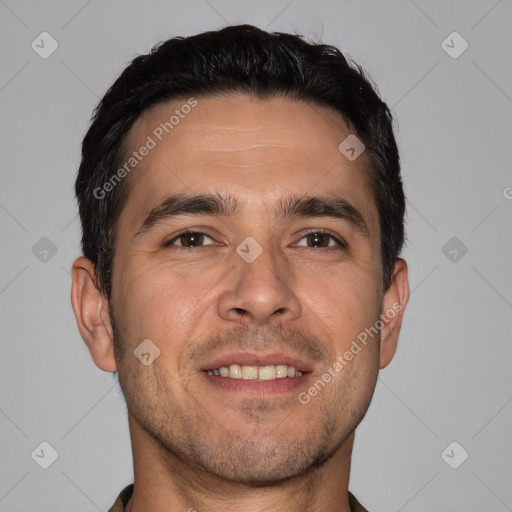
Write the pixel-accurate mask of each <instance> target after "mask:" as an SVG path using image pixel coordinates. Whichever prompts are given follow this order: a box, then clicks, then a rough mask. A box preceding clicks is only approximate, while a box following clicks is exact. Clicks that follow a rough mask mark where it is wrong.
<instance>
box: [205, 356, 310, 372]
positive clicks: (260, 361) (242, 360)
mask: <svg viewBox="0 0 512 512" xmlns="http://www.w3.org/2000/svg"><path fill="white" fill-rule="evenodd" d="M232 364H239V365H244V366H270V365H278V364H286V365H287V366H293V367H294V368H295V369H296V370H300V371H302V372H311V371H312V369H313V365H312V364H311V363H309V362H307V361H305V360H304V359H302V358H300V357H298V356H293V355H291V354H289V353H288V354H285V353H284V352H271V353H266V354H264V353H262V352H248V351H243V352H229V353H226V354H222V355H220V356H218V357H215V358H212V359H210V360H209V361H208V362H207V363H205V364H204V365H201V370H213V369H215V368H220V367H221V366H230V365H232Z"/></svg>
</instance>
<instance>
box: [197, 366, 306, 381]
mask: <svg viewBox="0 0 512 512" xmlns="http://www.w3.org/2000/svg"><path fill="white" fill-rule="evenodd" d="M207 373H208V375H218V376H220V377H230V378H231V379H243V380H274V379H284V378H286V377H302V376H303V375H304V372H301V371H300V370H296V369H295V368H294V367H293V366H288V365H286V364H277V365H273V364H271V365H267V366H245V365H239V364H232V365H229V366H221V367H219V368H213V369H212V370H207Z"/></svg>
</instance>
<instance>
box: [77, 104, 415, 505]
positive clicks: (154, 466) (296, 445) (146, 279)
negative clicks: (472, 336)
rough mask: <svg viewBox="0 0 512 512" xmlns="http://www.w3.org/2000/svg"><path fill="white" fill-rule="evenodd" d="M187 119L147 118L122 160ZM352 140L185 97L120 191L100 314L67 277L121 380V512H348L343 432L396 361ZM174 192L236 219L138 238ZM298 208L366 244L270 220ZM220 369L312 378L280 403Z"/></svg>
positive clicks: (167, 110)
mask: <svg viewBox="0 0 512 512" xmlns="http://www.w3.org/2000/svg"><path fill="white" fill-rule="evenodd" d="M185 102H186V99H185V100H183V101H180V100H173V101H171V102H168V103H165V104H160V105H156V106H153V107H152V108H151V109H150V110H148V111H147V112H145V113H144V114H143V115H142V116H141V117H140V118H139V119H138V120H137V122H136V124H135V125H134V127H133V128H132V130H131V132H130V133H129V137H128V141H127V142H128V144H127V147H128V148H131V149H133V150H134V149H136V148H139V147H140V146H142V145H143V144H144V143H145V141H146V140H147V137H148V135H151V133H152V132H153V130H154V129H155V127H157V126H158V125H159V124H160V123H162V122H165V121H166V120H168V119H169V117H170V115H172V113H173V112H174V110H175V109H179V108H180V107H181V105H183V104H184V103H185ZM350 133H353V130H352V129H351V128H350V126H348V125H347V123H346V122H345V121H344V120H343V118H342V117H341V116H340V115H339V114H338V113H336V112H333V111H331V110H329V109H326V108H323V107H318V106H312V105H309V104H306V103H303V102H296V101H292V100H290V99H284V98H273V99H269V100H255V99H251V98H248V97H245V96H239V95H233V96H229V97H222V98H220V97H219V98H197V106H195V108H194V109H193V110H192V111H191V112H190V113H189V114H187V115H186V116H184V118H183V119H180V122H179V124H177V125H176V126H175V127H174V128H173V130H172V131H171V132H170V133H169V134H165V135H164V137H163V139H162V141H161V142H158V144H157V145H156V147H155V148H154V149H152V150H151V151H150V152H149V154H148V155H147V156H146V157H145V158H144V159H143V160H142V161H141V162H140V163H139V164H138V165H137V168H136V170H134V171H133V174H131V175H130V176H129V178H126V179H129V180H130V193H129V195H128V199H127V202H126V204H125V206H124V208H123V211H122V213H121V216H120V219H119V222H118V229H117V235H116V248H115V255H114V266H113V280H112V297H111V300H110V304H108V303H107V300H106V298H105V296H104V294H103V293H102V292H101V290H99V289H98V288H97V287H96V280H95V273H94V267H93V266H92V264H91V262H90V261H88V260H86V259H85V258H83V257H82V258H78V259H77V260H76V261H75V263H74V266H73V291H72V304H73V308H74V311H75V315H76V318H77V323H78V327H79V330H80V333H81V335H82V337H83V339H84V341H85V342H86V344H87V346H88V348H89V350H90V352H91V356H92V358H93V360H94V362H95V363H96V365H97V366H98V367H99V368H101V369H103V370H105V371H110V372H112V371H116V370H117V371H118V372H119V373H118V374H119V382H120V385H121V387H122V390H123V393H124V395H125V398H126V402H127V406H128V417H129V426H130V434H131V439H132V448H133V456H134V470H135V489H134V494H133V497H132V499H131V500H130V503H129V505H128V510H130V511H131V512H140V511H143V510H145V511H157V510H158V511H163V510H173V511H180V510H183V511H187V510H189V509H191V508H192V509H196V510H197V511H199V512H202V511H209V512H210V511H213V512H215V511H225V510H237V511H251V512H257V511H264V510H279V511H288V510H290V511H291V510H294V511H298V510H304V511H306V510H307V511H320V510H332V511H346V510H349V505H348V479H349V471H350V457H351V452H352V445H353V439H354V429H355V427H356V426H357V424H358V423H359V422H360V420H361V419H362V418H363V416H364V414H365V413H366V410H367V408H368V405H369V403H370V400H371V397H372V394H373V390H374V386H375V383H376V379H377V375H378V371H379V369H380V368H384V367H385V366H386V365H387V364H388V363H389V362H390V361H391V359H392V357H393V355H394V352H395V349H396V344H397V340H398V334H399V330H400V325H401V319H402V313H403V309H404V308H405V306H406V303H407V299H408V294H409V289H408V282H407V266H406V264H405V262H404V261H403V260H401V259H399V260H397V262H396V264H395V268H394V272H393V277H392V283H391V286H390V288H389V289H388V290H386V291H385V292H384V290H383V287H382V269H381V264H380V230H379V222H378V213H377V210H376V207H375V203H374V198H373V194H372V190H371V187H370V183H369V181H368V178H367V174H366V170H365V169H366V166H367V165H368V161H367V159H366V155H365V154H364V153H363V155H361V156H360V157H359V158H357V159H356V160H355V161H353V162H351V161H349V160H348V159H346V158H345V157H344V156H343V155H342V154H341V153H340V151H339V150H338V145H339V144H340V142H341V141H342V140H343V139H345V138H346V137H347V135H349V134H350ZM177 193H181V194H186V195H196V194H213V193H217V194H218V193H224V194H230V195H233V196H235V197H236V198H237V199H238V201H239V205H238V208H237V211H236V215H220V216H216V215H215V216H214V215H196V214H187V215H180V216H178V217H175V218H171V219H167V220H165V221H162V222H159V223H157V224H156V225H154V226H153V227H152V228H151V229H149V230H147V231H145V232H142V233H139V234H137V232H138V231H139V230H140V228H141V225H142V223H143V221H144V219H145V218H146V217H147V215H148V214H149V213H150V212H151V210H152V209H153V208H155V207H156V206H157V205H159V204H160V203H161V202H162V201H163V200H165V199H166V198H167V197H169V196H171V195H173V194H177ZM305 195H310V196H319V197H341V198H343V199H345V200H346V201H347V202H349V203H350V204H351V205H352V206H354V207H355V208H356V209H357V210H358V211H359V212H360V214H361V215H362V217H363V219H364V221H365V224H366V226H367V230H368V235H364V234H363V233H360V232H358V230H356V229H355V228H354V227H353V226H352V225H351V224H350V223H349V222H347V221H346V220H342V219H335V218H330V217H323V216H319V217H285V218H283V217H280V216H279V215H278V213H277V212H276V205H277V204H278V203H279V201H280V200H281V199H283V198H286V197H288V198H290V197H302V196H305ZM186 228H193V230H194V231H197V232H203V233H205V234H206V235H208V237H210V238H208V237H205V238H204V239H203V242H204V245H202V246H200V247H196V248H194V249H186V248H185V247H183V246H179V245H172V246H168V247H165V245H164V244H165V242H168V241H169V240H171V239H173V238H174V237H176V234H179V233H180V231H181V230H183V229H186ZM319 230H324V231H328V232H329V234H332V235H333V236H334V237H338V238H340V239H342V240H344V242H345V247H343V246H341V245H338V244H337V243H336V242H335V241H334V239H331V238H329V237H328V236H326V235H324V237H326V238H321V239H322V241H323V243H324V244H325V245H327V247H315V246H314V243H313V242H312V238H314V237H311V236H309V237H308V234H311V232H317V231H319ZM248 236H250V237H252V238H253V239H254V240H256V241H257V243H258V244H259V245H260V246H261V248H262V253H261V255H260V256H259V257H258V258H257V259H256V260H255V261H253V262H252V263H247V262H246V261H244V259H242V258H241V256H240V255H239V253H237V251H236V248H237V247H238V246H239V244H240V243H241V242H242V241H244V240H245V239H246V237H248ZM180 240H181V241H183V239H178V242H176V243H177V244H179V243H180ZM182 243H183V242H182ZM185 243H186V240H185ZM312 245H313V246H312ZM393 305H395V306H394V307H395V308H396V307H397V306H396V305H399V308H400V309H401V311H400V312H399V313H397V314H395V315H394V316H393V318H387V320H386V321H385V322H384V324H383V327H382V330H381V331H380V333H379V335H376V336H374V337H373V338H372V339H370V341H369V342H368V343H367V345H366V346H363V347H362V349H361V351H360V352H359V353H357V355H355V356H354V357H353V359H352V360H351V361H350V362H349V363H348V364H347V365H346V366H344V367H343V369H342V370H341V371H339V372H337V373H336V377H335V378H333V379H332V380H331V381H330V382H329V383H328V384H326V385H325V386H324V387H323V388H322V390H321V391H319V392H318V393H317V394H316V396H314V397H311V400H310V401H309V402H308V403H307V404H302V403H300V401H299V400H298V394H299V392H304V391H307V390H308V389H309V387H311V385H312V384H314V382H315V381H317V380H318V379H321V376H322V375H323V374H324V373H325V372H326V371H327V370H328V368H329V367H332V365H333V363H334V362H335V361H336V359H337V358H338V357H339V356H343V354H344V353H345V352H346V351H347V350H348V349H349V348H350V346H351V343H352V341H353V340H355V339H356V338H357V336H358V334H359V333H361V332H362V331H364V329H365V328H368V327H370V326H373V325H375V323H376V321H377V320H378V319H379V315H381V314H385V313H386V311H388V310H390V309H393ZM109 307H110V308H111V310H112V316H113V318H114V319H115V325H112V322H111V318H110V316H109ZM114 334H115V336H114ZM114 337H115V342H114ZM145 339H150V340H151V341H152V342H153V343H154V344H155V345H156V346H157V347H158V348H159V350H160V356H159V357H158V358H157V359H156V360H155V361H154V362H153V363H152V364H150V365H148V366H145V365H143V364H142V363H141V362H140V361H139V360H138V359H137V358H136V357H135V356H134V349H135V348H136V347H137V346H138V345H139V344H140V343H141V342H142V341H143V340H145ZM230 352H250V353H265V354H267V353H269V352H280V353H283V354H290V355H292V356H293V357H296V358H299V359H301V360H303V361H305V362H307V365H308V367H309V369H310V370H311V372H310V373H308V374H306V375H305V376H304V377H302V378H303V379H304V380H303V381H302V383H299V384H298V386H297V387H296V389H293V390H290V391H288V392H286V393H281V394H278V395H277V394H269V393H266V392H264V391H262V392H257V393H255V394H248V393H239V392H236V391H233V390H226V389H224V388H221V387H219V386H217V385H214V384H212V383H211V382H210V380H208V378H206V376H205V372H204V371H202V370H203V369H204V365H206V364H208V363H209V362H211V361H212V360H213V358H215V357H217V356H219V355H220V354H226V353H228V354H229V353H230ZM296 380H298V378H296Z"/></svg>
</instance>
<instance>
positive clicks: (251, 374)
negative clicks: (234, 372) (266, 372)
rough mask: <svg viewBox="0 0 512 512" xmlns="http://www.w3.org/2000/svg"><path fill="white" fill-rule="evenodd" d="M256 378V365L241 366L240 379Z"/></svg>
mask: <svg viewBox="0 0 512 512" xmlns="http://www.w3.org/2000/svg"><path fill="white" fill-rule="evenodd" d="M257 378H258V367H257V366H242V379H245V380H252V379H257Z"/></svg>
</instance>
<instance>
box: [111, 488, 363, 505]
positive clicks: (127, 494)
mask: <svg viewBox="0 0 512 512" xmlns="http://www.w3.org/2000/svg"><path fill="white" fill-rule="evenodd" d="M132 493H133V484H130V485H128V486H127V487H125V488H124V489H123V490H122V491H121V494H119V496H118V497H117V500H116V502H115V503H114V505H113V506H112V508H111V509H110V510H109V511H108V512H124V510H125V507H126V505H127V504H128V501H129V499H130V498H131V497H132ZM348 501H349V503H350V510H351V511H352V512H368V511H367V510H366V509H365V508H364V507H363V506H362V505H361V504H360V503H359V502H358V501H357V499H356V498H355V496H354V495H353V494H350V493H348Z"/></svg>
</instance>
